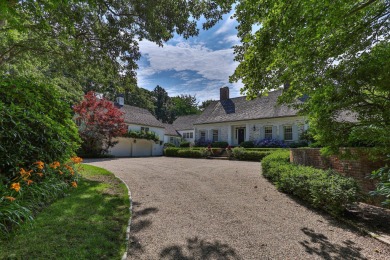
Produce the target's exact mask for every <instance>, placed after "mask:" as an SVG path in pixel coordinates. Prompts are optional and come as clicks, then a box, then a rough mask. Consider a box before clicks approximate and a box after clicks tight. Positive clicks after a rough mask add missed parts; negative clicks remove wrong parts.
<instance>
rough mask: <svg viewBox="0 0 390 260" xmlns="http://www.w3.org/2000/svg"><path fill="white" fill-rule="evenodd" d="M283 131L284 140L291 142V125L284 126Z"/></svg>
mask: <svg viewBox="0 0 390 260" xmlns="http://www.w3.org/2000/svg"><path fill="white" fill-rule="evenodd" d="M283 129H284V140H286V141H292V139H293V131H292V126H291V125H285V126H284V127H283Z"/></svg>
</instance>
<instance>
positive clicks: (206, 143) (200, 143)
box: [195, 138, 213, 147]
mask: <svg viewBox="0 0 390 260" xmlns="http://www.w3.org/2000/svg"><path fill="white" fill-rule="evenodd" d="M212 143H213V141H211V140H209V139H204V138H199V139H198V140H195V146H199V147H207V146H209V145H211V144H212Z"/></svg>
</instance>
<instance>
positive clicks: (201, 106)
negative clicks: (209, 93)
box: [199, 99, 215, 111]
mask: <svg viewBox="0 0 390 260" xmlns="http://www.w3.org/2000/svg"><path fill="white" fill-rule="evenodd" d="M213 101H215V100H213V99H208V100H205V101H202V104H201V105H200V106H199V110H200V111H204V110H205V109H206V108H207V107H208V106H209V105H210V104H211V102H213Z"/></svg>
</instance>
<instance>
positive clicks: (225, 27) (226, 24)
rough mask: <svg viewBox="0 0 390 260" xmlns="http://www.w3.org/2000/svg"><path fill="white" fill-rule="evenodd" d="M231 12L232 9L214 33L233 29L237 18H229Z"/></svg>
mask: <svg viewBox="0 0 390 260" xmlns="http://www.w3.org/2000/svg"><path fill="white" fill-rule="evenodd" d="M233 14H234V11H232V12H230V14H229V17H228V18H227V19H226V20H225V22H224V23H223V24H222V26H221V27H220V28H219V29H218V30H217V31H216V32H215V33H214V34H215V35H218V34H222V33H225V32H228V31H231V30H232V29H234V27H235V25H234V24H235V23H236V22H237V20H236V19H235V18H231V17H232V15H233Z"/></svg>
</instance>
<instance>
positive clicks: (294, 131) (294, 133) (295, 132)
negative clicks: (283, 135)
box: [292, 125, 299, 141]
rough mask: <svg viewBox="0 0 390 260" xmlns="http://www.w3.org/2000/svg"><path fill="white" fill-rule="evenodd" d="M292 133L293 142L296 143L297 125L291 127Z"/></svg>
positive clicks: (297, 137)
mask: <svg viewBox="0 0 390 260" xmlns="http://www.w3.org/2000/svg"><path fill="white" fill-rule="evenodd" d="M292 133H293V140H294V141H297V140H298V139H299V136H298V126H297V125H293V126H292Z"/></svg>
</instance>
